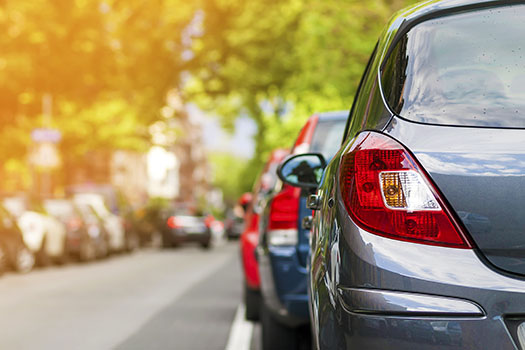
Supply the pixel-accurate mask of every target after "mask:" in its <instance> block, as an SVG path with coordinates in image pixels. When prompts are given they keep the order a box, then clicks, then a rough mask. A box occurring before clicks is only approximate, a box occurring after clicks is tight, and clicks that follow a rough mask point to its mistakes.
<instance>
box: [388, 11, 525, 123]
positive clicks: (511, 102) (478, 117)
mask: <svg viewBox="0 0 525 350" xmlns="http://www.w3.org/2000/svg"><path fill="white" fill-rule="evenodd" d="M524 23H525V6H524V5H514V6H503V7H495V8H489V9H483V10H476V11H472V12H465V13H461V14H455V15H450V16H446V17H440V18H438V19H434V20H429V21H426V22H423V23H420V24H418V25H416V26H415V27H414V28H412V29H411V30H410V31H409V32H408V33H407V34H406V35H405V36H404V37H403V38H402V39H401V40H400V41H399V42H398V43H397V44H396V47H395V48H394V50H393V51H392V52H391V53H390V56H389V57H388V59H387V61H386V62H385V65H384V66H383V69H382V86H383V91H384V92H385V96H386V98H387V101H388V103H389V105H390V107H391V108H392V110H393V111H394V112H395V113H396V114H398V115H400V116H402V117H404V118H407V119H409V120H413V121H417V122H422V123H430V124H444V125H467V126H487V127H512V128H524V127H525V36H524V35H523V29H524Z"/></svg>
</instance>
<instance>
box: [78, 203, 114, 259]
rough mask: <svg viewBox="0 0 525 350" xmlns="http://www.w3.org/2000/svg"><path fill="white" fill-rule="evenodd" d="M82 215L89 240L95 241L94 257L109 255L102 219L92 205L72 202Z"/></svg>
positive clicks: (107, 236) (107, 235)
mask: <svg viewBox="0 0 525 350" xmlns="http://www.w3.org/2000/svg"><path fill="white" fill-rule="evenodd" d="M74 204H75V207H76V209H77V210H78V212H79V213H80V215H81V216H82V220H83V221H84V224H85V226H86V228H87V232H88V234H89V236H90V238H91V240H93V241H94V243H95V249H96V258H97V259H103V258H106V257H107V256H108V255H109V252H110V249H109V239H110V238H109V233H108V231H107V230H106V228H105V226H104V221H103V220H102V219H101V218H100V217H99V216H98V215H97V213H96V212H95V210H94V209H93V207H92V206H90V205H88V204H85V203H74Z"/></svg>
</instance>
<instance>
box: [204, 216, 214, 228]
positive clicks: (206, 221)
mask: <svg viewBox="0 0 525 350" xmlns="http://www.w3.org/2000/svg"><path fill="white" fill-rule="evenodd" d="M214 221H215V218H214V217H213V215H211V214H210V215H208V216H206V218H205V219H204V224H205V225H206V227H208V228H210V227H211V225H212V224H213V222H214Z"/></svg>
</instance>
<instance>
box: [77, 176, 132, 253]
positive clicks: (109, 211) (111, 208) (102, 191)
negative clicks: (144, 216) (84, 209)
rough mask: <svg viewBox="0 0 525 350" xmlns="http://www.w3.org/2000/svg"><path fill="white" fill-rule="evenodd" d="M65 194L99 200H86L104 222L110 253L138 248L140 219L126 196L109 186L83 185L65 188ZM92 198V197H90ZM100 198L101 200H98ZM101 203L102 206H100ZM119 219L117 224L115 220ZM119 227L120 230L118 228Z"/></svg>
mask: <svg viewBox="0 0 525 350" xmlns="http://www.w3.org/2000/svg"><path fill="white" fill-rule="evenodd" d="M67 193H68V194H69V195H70V196H72V197H78V196H80V197H82V196H85V195H97V196H98V197H99V199H93V198H92V199H90V200H88V201H89V202H90V203H91V204H90V205H91V206H92V207H93V208H94V209H95V212H96V213H97V215H98V216H100V217H101V218H102V220H103V221H104V223H105V224H104V225H105V227H106V231H108V230H109V232H110V236H111V240H112V241H111V242H110V248H111V250H112V251H119V252H121V251H127V252H132V251H134V250H136V249H137V248H138V247H139V246H140V240H141V237H140V234H141V230H140V228H139V226H138V225H137V221H139V220H140V217H139V216H137V215H136V214H138V213H137V212H136V210H135V208H134V207H133V206H132V205H131V204H130V203H129V201H128V199H127V198H126V196H125V195H124V194H123V193H122V192H120V191H119V190H117V189H115V187H114V186H112V185H110V184H84V185H74V186H70V187H68V188H67ZM91 197H93V196H91ZM100 198H102V200H100ZM101 202H102V204H101ZM117 218H118V219H119V220H118V221H119V222H117V220H116V219H117ZM119 226H121V227H122V228H119ZM121 230H123V231H124V233H123V239H124V243H123V244H124V246H123V247H122V246H121V242H120V238H117V237H120V236H121V233H120V232H118V231H121ZM117 232H118V233H117Z"/></svg>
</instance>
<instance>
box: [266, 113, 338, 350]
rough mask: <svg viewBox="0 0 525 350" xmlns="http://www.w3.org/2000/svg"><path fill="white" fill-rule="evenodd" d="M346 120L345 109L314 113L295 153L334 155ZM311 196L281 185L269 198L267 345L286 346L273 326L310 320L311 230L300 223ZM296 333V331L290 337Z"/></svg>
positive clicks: (295, 326) (291, 327)
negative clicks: (275, 332)
mask: <svg viewBox="0 0 525 350" xmlns="http://www.w3.org/2000/svg"><path fill="white" fill-rule="evenodd" d="M346 119H347V112H331V113H323V114H319V115H314V116H312V117H310V119H309V120H308V121H307V123H306V125H305V126H304V127H303V129H302V130H301V132H300V134H299V136H298V138H297V140H296V142H295V144H294V147H293V149H292V154H299V153H306V152H320V153H323V154H324V156H325V157H326V158H327V159H330V158H331V157H332V156H333V155H334V154H335V152H336V151H337V149H338V147H339V145H340V143H341V140H342V136H343V131H344V128H345V123H346ZM307 195H308V193H306V192H304V193H301V190H300V189H298V188H294V187H291V186H289V185H282V188H281V190H280V191H279V192H277V193H276V194H275V195H273V196H272V197H271V199H270V200H269V201H268V204H267V205H266V209H265V214H264V217H263V219H262V221H261V223H260V225H262V226H261V227H260V230H261V232H262V233H263V234H262V236H261V237H260V244H259V247H260V248H259V250H258V256H259V272H260V274H261V287H262V294H263V300H264V310H265V312H266V313H267V317H266V320H267V321H268V319H269V320H270V321H269V322H265V320H264V319H263V348H265V349H266V348H272V347H275V346H281V347H282V345H283V344H285V343H284V342H280V341H279V339H278V338H279V335H278V334H274V332H271V330H272V329H275V328H277V327H274V326H276V325H279V326H281V327H286V328H288V330H298V329H300V327H301V326H306V325H308V323H309V317H308V294H307V288H306V286H307V273H308V270H307V266H306V263H307V257H308V254H309V236H310V231H309V230H308V229H303V228H302V226H301V222H302V220H303V218H305V217H307V216H310V215H311V210H308V209H306V198H307ZM272 334H274V335H272ZM280 334H283V333H282V332H281V333H280ZM296 336H297V334H292V335H291V336H290V337H296ZM271 338H276V339H277V340H271ZM292 343H294V342H292ZM295 343H297V339H296V341H295Z"/></svg>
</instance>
